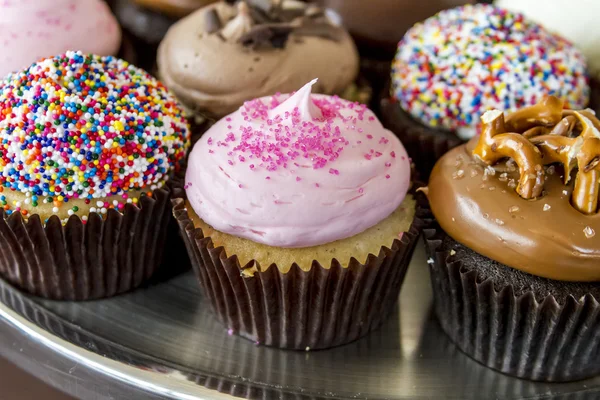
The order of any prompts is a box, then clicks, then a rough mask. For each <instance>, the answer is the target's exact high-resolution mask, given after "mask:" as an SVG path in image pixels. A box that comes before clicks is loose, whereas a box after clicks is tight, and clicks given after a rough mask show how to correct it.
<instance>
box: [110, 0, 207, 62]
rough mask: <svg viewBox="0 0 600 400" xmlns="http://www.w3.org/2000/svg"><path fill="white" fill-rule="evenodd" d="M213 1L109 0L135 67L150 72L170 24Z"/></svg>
mask: <svg viewBox="0 0 600 400" xmlns="http://www.w3.org/2000/svg"><path fill="white" fill-rule="evenodd" d="M215 1H216V0H111V1H110V2H109V3H110V4H111V6H112V8H113V10H114V12H115V14H116V16H117V19H118V20H119V22H120V23H121V25H122V26H123V28H124V30H125V34H126V36H127V38H128V39H129V41H130V42H131V44H132V47H133V49H132V50H133V52H134V53H135V58H136V62H137V65H139V66H140V67H143V68H145V69H147V70H148V71H151V70H153V68H154V66H155V63H156V50H157V48H158V44H159V43H160V41H161V40H162V39H163V37H164V36H165V34H166V33H167V31H168V30H169V28H170V27H171V25H173V24H174V23H175V22H177V21H178V20H179V19H180V18H183V17H185V16H186V15H188V14H190V13H192V12H194V11H195V10H197V9H199V8H201V7H204V6H206V5H208V4H210V3H214V2H215Z"/></svg>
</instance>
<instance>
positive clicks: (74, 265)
mask: <svg viewBox="0 0 600 400" xmlns="http://www.w3.org/2000/svg"><path fill="white" fill-rule="evenodd" d="M170 197H171V196H170V189H168V188H164V189H157V190H155V191H154V192H153V195H152V197H149V196H142V197H141V198H140V201H139V203H138V206H135V205H133V204H127V205H126V206H125V208H124V211H123V212H122V213H120V212H118V211H115V210H112V209H111V210H108V212H107V214H106V216H105V218H103V217H102V216H100V215H99V214H97V213H90V214H89V217H88V220H87V223H85V224H84V223H83V222H82V220H81V218H79V217H78V216H76V215H72V216H71V217H70V218H69V220H68V221H67V223H66V224H65V225H63V224H62V222H61V221H60V219H59V218H58V217H57V216H52V217H50V218H49V219H48V221H47V223H46V224H45V225H44V224H43V223H42V221H41V220H40V218H39V216H37V215H32V216H31V217H30V218H29V219H28V220H27V221H25V220H24V219H23V217H22V216H21V214H20V213H12V214H11V215H10V216H8V217H7V216H6V214H5V213H4V210H2V211H0V248H1V249H2V252H1V253H0V276H2V277H3V278H4V279H5V280H7V281H8V282H10V283H11V284H13V285H15V286H17V287H19V288H21V289H23V290H25V291H27V292H29V293H31V294H34V295H37V296H40V297H44V298H49V299H55V300H91V299H99V298H104V297H111V296H114V295H117V294H120V293H124V292H127V291H129V290H132V289H135V288H136V287H138V286H140V285H141V284H142V283H144V282H146V281H147V280H148V279H149V278H150V277H151V276H152V275H153V274H154V273H155V271H156V269H157V267H158V266H159V265H160V263H161V260H162V257H163V250H164V242H165V238H166V234H167V227H168V226H169V221H170V219H171V215H170V214H171V205H170Z"/></svg>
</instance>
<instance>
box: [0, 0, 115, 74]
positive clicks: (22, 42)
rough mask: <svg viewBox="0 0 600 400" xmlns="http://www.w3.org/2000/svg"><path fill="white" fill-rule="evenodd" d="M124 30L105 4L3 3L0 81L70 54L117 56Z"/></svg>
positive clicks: (84, 0) (83, 0) (96, 0)
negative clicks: (76, 51) (40, 62)
mask: <svg viewBox="0 0 600 400" xmlns="http://www.w3.org/2000/svg"><path fill="white" fill-rule="evenodd" d="M120 46H121V29H120V28H119V25H118V23H117V20H116V19H115V17H114V16H113V15H112V13H111V12H110V9H109V8H108V7H107V5H106V3H104V1H102V0H5V1H2V2H0V79H2V78H3V77H4V76H5V75H7V74H8V73H10V72H15V71H19V70H22V69H23V68H27V67H28V66H30V65H31V64H32V63H34V62H36V61H38V60H41V59H42V58H45V57H52V56H54V55H56V54H60V53H64V52H65V51H68V50H81V51H83V52H86V53H94V54H99V55H106V56H107V55H116V54H117V52H118V51H119V48H120Z"/></svg>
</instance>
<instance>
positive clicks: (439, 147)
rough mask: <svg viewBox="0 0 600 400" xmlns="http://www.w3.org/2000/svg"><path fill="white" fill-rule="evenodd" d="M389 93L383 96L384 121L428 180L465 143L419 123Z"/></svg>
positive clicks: (381, 112) (382, 111)
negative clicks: (446, 156) (444, 158)
mask: <svg viewBox="0 0 600 400" xmlns="http://www.w3.org/2000/svg"><path fill="white" fill-rule="evenodd" d="M388 93H389V89H384V91H383V94H382V96H381V101H380V110H379V112H380V115H381V122H382V123H383V125H384V126H385V127H386V128H387V129H389V130H391V131H392V132H394V134H395V135H396V136H398V138H399V139H400V141H401V142H402V144H403V145H404V147H405V148H406V151H407V152H408V155H409V156H410V158H411V159H412V161H413V163H414V164H415V165H416V169H417V172H418V173H419V178H420V179H421V180H425V181H426V180H427V179H428V178H429V174H430V173H431V170H432V169H433V166H434V165H435V163H436V161H437V160H438V159H439V158H440V157H442V156H443V155H444V154H445V153H446V152H448V150H451V149H453V148H454V147H456V146H458V145H460V144H462V143H463V141H462V140H460V139H459V138H458V137H457V136H456V135H453V134H452V133H449V132H444V131H440V130H435V129H431V128H428V127H426V126H424V125H423V124H421V123H419V122H417V121H415V120H414V119H413V118H412V117H411V116H410V115H408V114H407V113H406V112H404V110H402V107H400V104H399V103H398V102H397V101H395V100H394V99H392V98H390V96H389V95H388Z"/></svg>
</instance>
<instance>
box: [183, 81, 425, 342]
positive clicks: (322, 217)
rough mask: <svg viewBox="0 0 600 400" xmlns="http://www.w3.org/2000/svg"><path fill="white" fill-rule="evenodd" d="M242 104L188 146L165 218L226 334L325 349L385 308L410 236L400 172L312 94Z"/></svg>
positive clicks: (355, 115)
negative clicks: (178, 190) (171, 219)
mask: <svg viewBox="0 0 600 400" xmlns="http://www.w3.org/2000/svg"><path fill="white" fill-rule="evenodd" d="M314 83H315V81H313V82H311V83H310V84H307V85H306V86H304V87H303V88H302V89H301V90H299V91H298V92H296V93H295V94H294V95H291V96H290V95H275V96H271V97H265V98H261V99H257V100H253V101H250V102H247V103H245V104H244V105H243V106H242V107H241V108H239V109H238V110H237V111H235V112H234V113H233V114H230V115H229V116H227V117H225V118H223V119H222V120H220V121H218V122H217V123H216V124H215V125H214V126H213V127H212V128H211V129H209V130H208V131H207V132H206V134H205V135H204V136H203V137H202V138H201V139H200V141H199V142H198V143H197V144H196V146H195V147H194V149H193V151H192V153H191V155H190V159H189V165H188V170H187V174H186V180H185V189H186V190H185V192H186V195H187V196H186V197H187V198H186V199H184V198H183V197H184V196H183V195H182V198H179V199H176V200H175V205H176V207H175V215H176V217H177V219H178V221H179V224H180V227H181V229H182V230H183V232H184V233H185V234H184V237H185V239H186V241H187V246H188V250H189V253H190V257H191V259H192V264H193V266H194V268H195V271H196V273H197V275H198V277H199V279H200V282H201V284H202V286H203V288H204V292H205V295H206V296H207V297H208V298H210V300H211V302H212V305H213V309H214V311H215V313H216V314H217V316H218V317H219V318H220V319H221V321H222V322H223V323H224V324H225V325H226V326H227V328H228V329H230V330H231V331H232V332H235V333H238V334H240V335H242V336H244V337H247V338H249V339H251V340H254V341H256V342H259V343H261V344H266V345H272V346H277V347H283V348H294V349H303V350H304V349H306V348H311V349H315V348H326V347H331V346H335V345H340V344H344V343H347V342H350V341H352V340H355V339H357V338H358V337H360V336H362V335H364V334H366V333H367V332H368V331H369V330H371V329H372V328H375V327H376V326H377V325H378V324H379V323H380V322H381V321H382V320H383V319H384V317H385V316H386V315H387V314H388V312H389V311H390V309H391V307H392V306H393V305H394V304H395V302H396V299H397V297H398V292H399V290H400V286H401V283H402V281H403V278H404V275H405V272H406V268H407V266H408V262H409V259H410V255H411V253H412V250H413V248H414V244H415V241H416V238H417V236H418V234H417V233H418V229H417V228H418V227H419V226H420V221H419V220H418V219H415V200H414V199H413V197H412V196H411V195H409V194H408V191H409V187H410V184H411V179H410V165H409V160H408V157H407V155H406V151H405V149H404V147H403V146H402V144H401V143H400V141H399V140H398V139H397V138H396V137H395V136H394V135H393V134H392V133H391V132H390V131H388V130H386V129H385V128H383V126H382V125H381V123H380V122H379V121H378V120H377V118H376V117H375V115H374V114H373V112H372V111H370V110H369V109H367V108H366V106H364V105H359V104H358V103H351V102H349V101H346V100H341V99H339V98H338V97H331V96H326V95H313V94H311V87H312V85H313V84H314Z"/></svg>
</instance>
